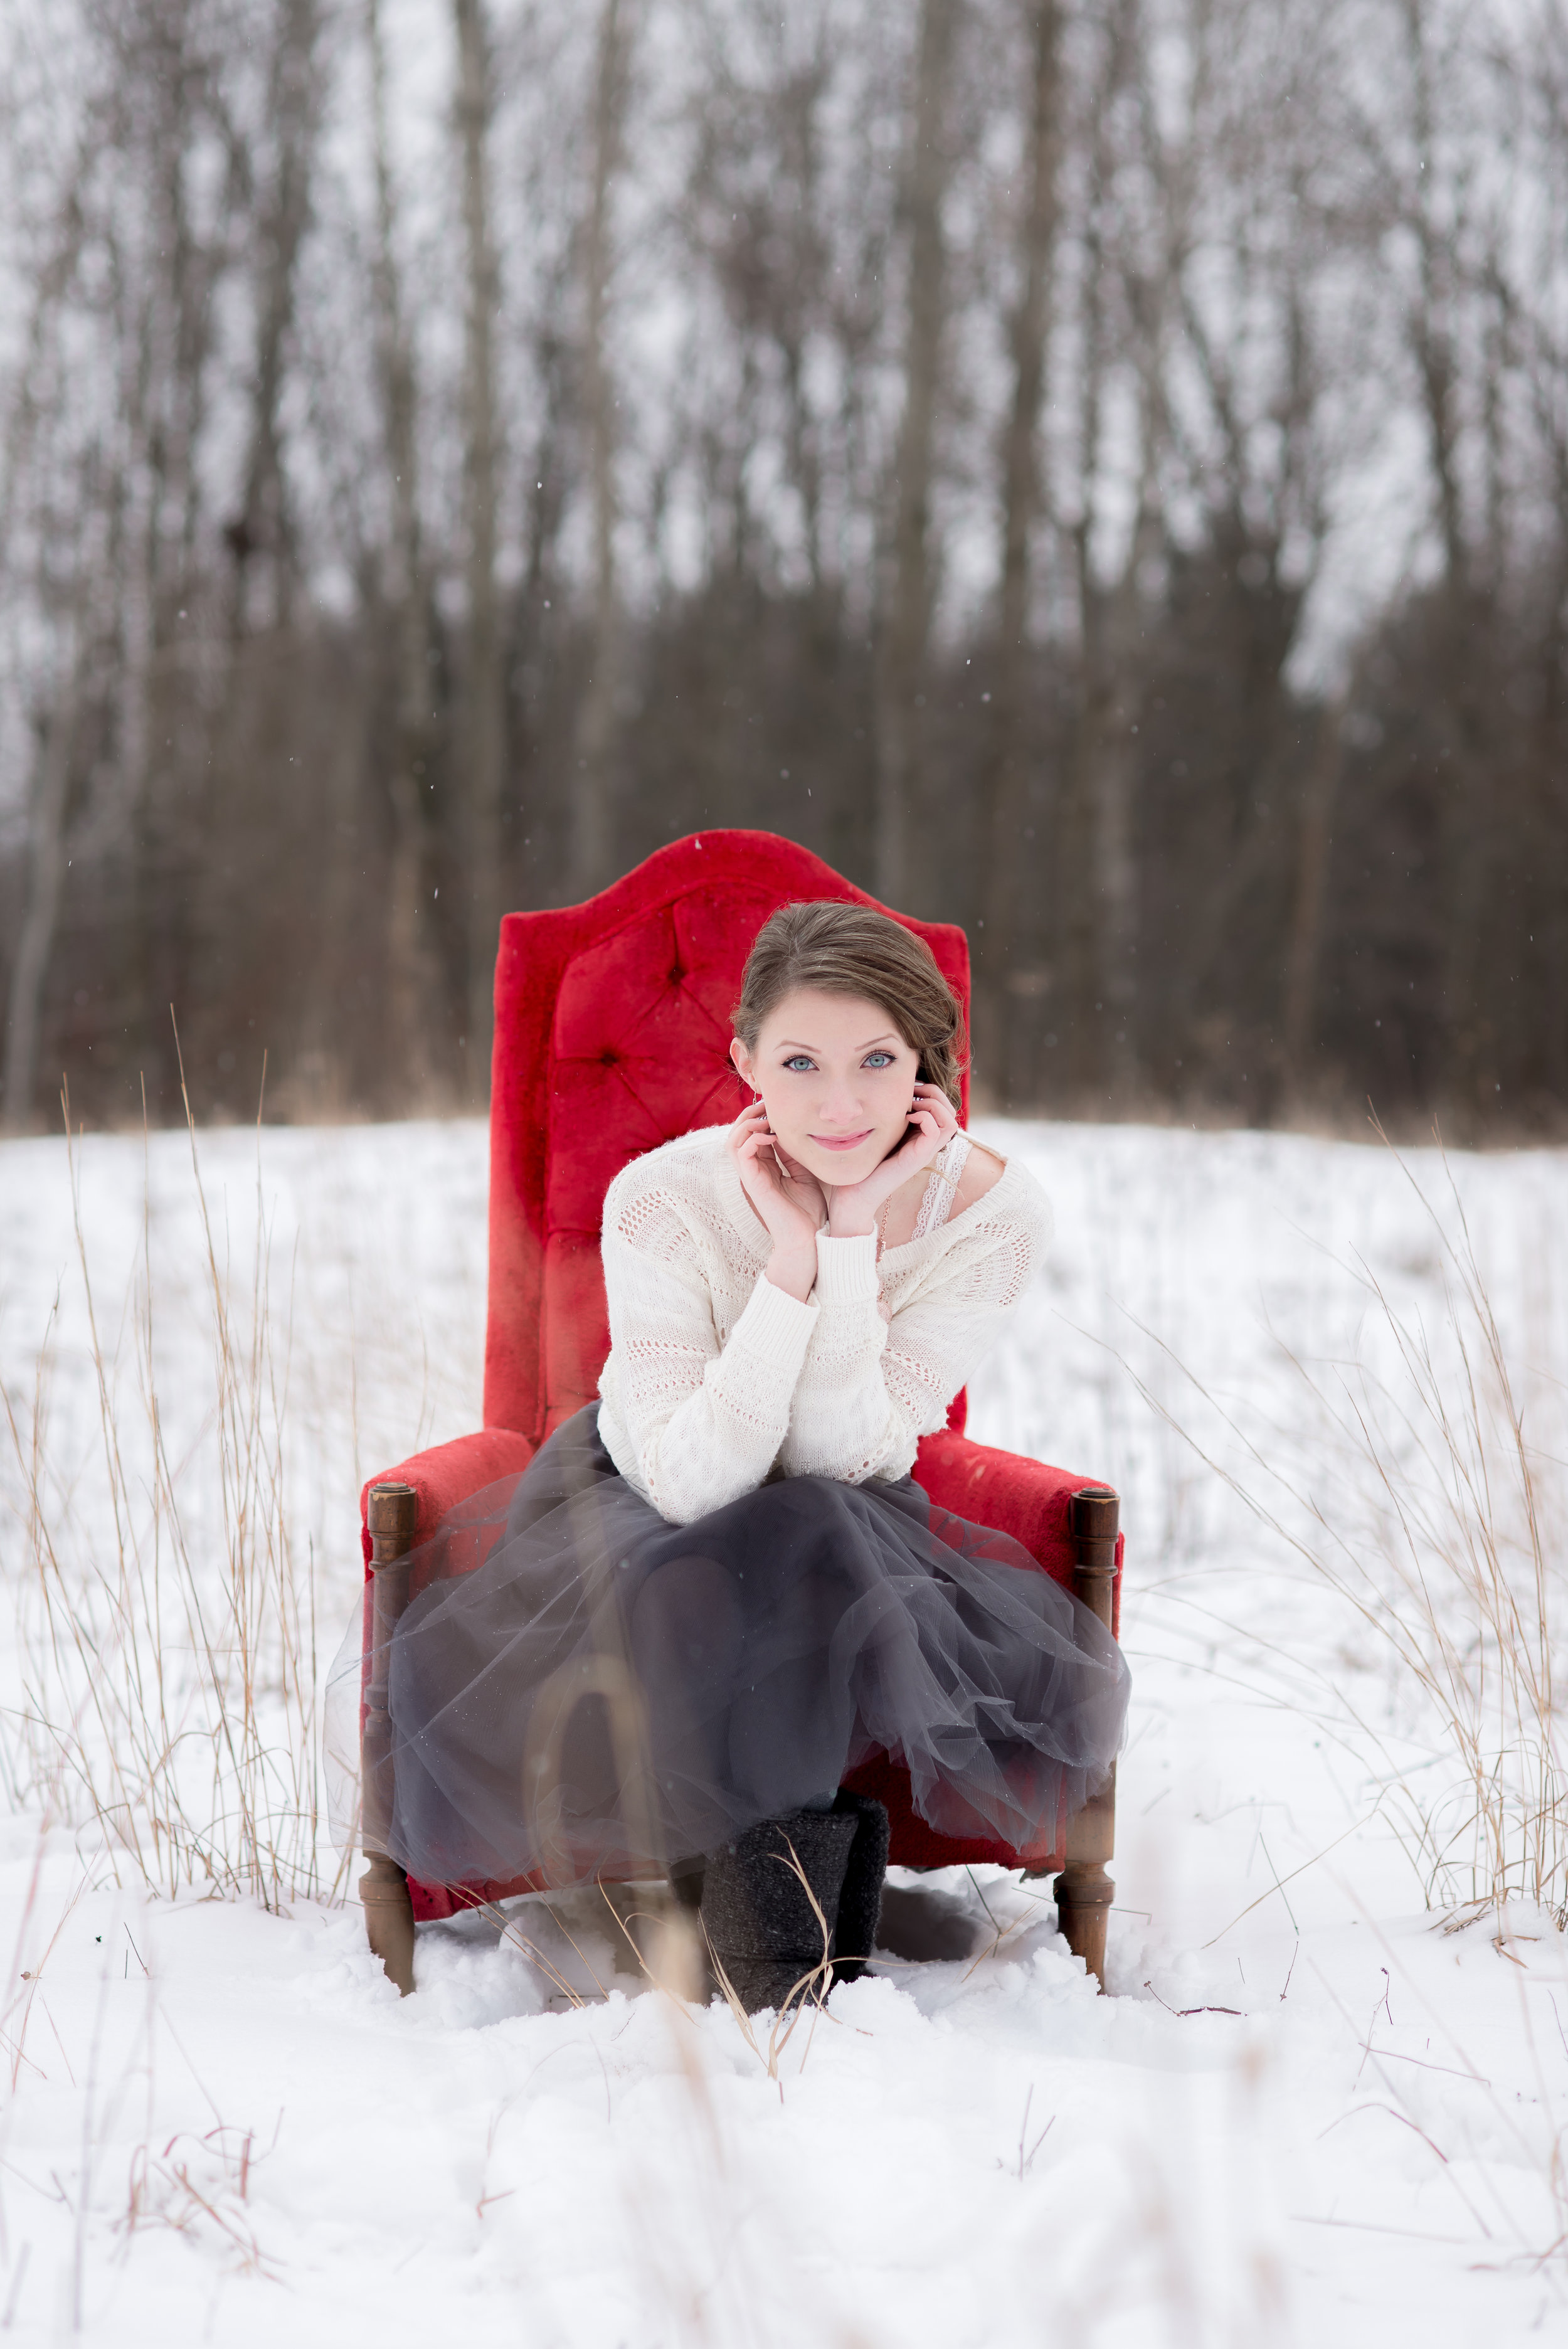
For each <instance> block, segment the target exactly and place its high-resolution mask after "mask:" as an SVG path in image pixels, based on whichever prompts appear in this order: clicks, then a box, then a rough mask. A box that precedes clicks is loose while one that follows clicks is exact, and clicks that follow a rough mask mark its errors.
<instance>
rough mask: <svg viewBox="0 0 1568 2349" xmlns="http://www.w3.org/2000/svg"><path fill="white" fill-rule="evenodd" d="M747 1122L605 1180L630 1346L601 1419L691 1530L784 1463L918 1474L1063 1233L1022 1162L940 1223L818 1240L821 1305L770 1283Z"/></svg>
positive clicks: (830, 1471) (607, 1222)
mask: <svg viewBox="0 0 1568 2349" xmlns="http://www.w3.org/2000/svg"><path fill="white" fill-rule="evenodd" d="M729 1131H730V1130H729V1128H728V1127H726V1126H708V1127H705V1128H703V1129H702V1130H701V1131H700V1132H698V1133H688V1134H685V1135H683V1136H682V1137H681V1139H680V1140H679V1141H678V1142H666V1143H665V1144H664V1145H663V1147H662V1148H661V1149H658V1150H651V1151H649V1152H648V1154H647V1155H646V1156H645V1157H643V1158H637V1159H634V1160H633V1162H632V1164H631V1165H630V1166H628V1167H626V1168H624V1170H623V1172H622V1173H621V1174H617V1175H616V1177H615V1179H614V1182H613V1183H612V1184H611V1185H610V1187H609V1190H608V1191H607V1192H606V1193H605V1195H604V1227H603V1243H602V1245H603V1262H604V1286H605V1289H606V1291H607V1294H608V1298H609V1305H610V1357H609V1360H608V1361H606V1363H605V1365H604V1369H603V1375H602V1376H601V1378H600V1381H599V1392H600V1395H601V1398H602V1401H601V1404H600V1411H599V1432H600V1434H601V1435H602V1436H603V1441H604V1445H605V1448H606V1450H607V1451H608V1452H609V1454H610V1457H611V1458H612V1460H614V1464H615V1465H616V1467H617V1468H618V1469H619V1470H620V1472H621V1474H622V1475H623V1476H624V1477H625V1479H626V1481H627V1483H628V1484H629V1485H634V1486H635V1488H636V1490H637V1491H638V1492H639V1493H641V1494H643V1495H645V1497H646V1498H647V1499H648V1500H649V1501H651V1502H652V1503H653V1506H655V1509H657V1510H658V1511H659V1513H660V1515H661V1516H664V1517H667V1518H668V1519H669V1520H670V1521H671V1523H672V1524H675V1525H689V1524H691V1523H692V1521H693V1520H694V1519H695V1518H697V1517H701V1516H707V1513H708V1511H709V1510H710V1509H717V1508H722V1507H723V1506H724V1505H725V1503H726V1502H727V1501H733V1500H736V1499H738V1497H739V1495H741V1494H742V1493H749V1492H754V1491H755V1490H756V1488H757V1486H758V1485H760V1484H762V1483H763V1482H764V1481H765V1480H766V1479H767V1477H768V1476H769V1473H770V1472H771V1471H772V1470H773V1468H774V1467H775V1465H776V1464H777V1466H778V1467H779V1469H780V1470H781V1471H782V1473H783V1474H784V1475H789V1476H833V1477H837V1478H838V1479H839V1480H840V1481H841V1482H842V1483H844V1484H850V1485H859V1484H862V1483H864V1482H865V1481H866V1480H867V1479H868V1478H871V1477H882V1478H886V1479H892V1478H896V1477H900V1476H904V1475H908V1473H909V1471H910V1469H911V1468H912V1467H913V1464H914V1452H915V1444H916V1442H917V1441H918V1439H919V1438H920V1437H921V1436H923V1435H929V1434H932V1433H934V1432H935V1431H936V1430H937V1429H939V1428H940V1427H942V1426H944V1424H945V1422H946V1417H947V1406H948V1404H949V1403H950V1402H952V1400H953V1398H954V1395H955V1394H956V1393H957V1392H958V1390H959V1388H960V1387H961V1386H962V1385H963V1384H964V1382H965V1379H967V1378H968V1376H969V1374H970V1372H971V1371H973V1370H974V1369H975V1364H976V1363H977V1362H978V1361H980V1359H981V1357H982V1356H983V1355H984V1354H985V1351H986V1350H987V1349H988V1348H989V1347H990V1346H991V1345H992V1344H993V1343H994V1341H995V1338H996V1335H997V1333H998V1331H999V1330H1001V1328H1002V1326H1003V1324H1004V1322H1005V1321H1006V1319H1007V1317H1008V1315H1009V1314H1010V1313H1011V1312H1012V1310H1013V1309H1014V1307H1015V1306H1016V1304H1017V1301H1018V1299H1019V1298H1020V1297H1021V1296H1022V1295H1023V1293H1024V1290H1025V1289H1026V1288H1027V1286H1028V1284H1029V1281H1030V1279H1031V1278H1032V1277H1033V1275H1034V1273H1035V1271H1036V1269H1037V1267H1038V1265H1039V1263H1040V1260H1041V1257H1042V1256H1043V1254H1044V1252H1045V1248H1046V1245H1047V1241H1048V1239H1049V1237H1050V1231H1051V1211H1050V1208H1049V1206H1047V1201H1046V1197H1045V1195H1044V1193H1043V1192H1042V1191H1041V1190H1040V1187H1039V1185H1037V1183H1036V1182H1035V1181H1034V1179H1033V1177H1032V1176H1031V1175H1029V1174H1026V1173H1025V1171H1024V1169H1023V1168H1022V1167H1021V1166H1019V1165H1018V1164H1016V1161H1013V1162H1009V1163H1008V1164H1007V1165H1006V1166H1005V1167H1004V1169H1003V1171H1002V1174H1000V1175H999V1176H998V1178H997V1180H996V1182H995V1184H994V1185H992V1187H991V1189H990V1190H989V1191H987V1192H986V1193H985V1195H984V1196H983V1197H981V1198H979V1199H976V1200H975V1203H974V1205H973V1206H969V1207H966V1208H965V1210H964V1212H963V1213H962V1214H961V1215H958V1216H954V1217H952V1218H951V1220H950V1221H948V1222H946V1223H944V1224H941V1225H939V1226H937V1228H936V1229H935V1230H934V1231H932V1232H929V1233H927V1234H926V1236H925V1237H923V1238H920V1239H912V1240H909V1241H906V1242H905V1243H904V1245H903V1247H892V1248H884V1249H883V1251H882V1257H881V1259H880V1261H879V1259H878V1257H877V1243H876V1239H875V1237H874V1236H872V1235H869V1234H868V1235H867V1237H864V1238H862V1239H841V1240H836V1239H830V1238H829V1237H827V1235H826V1233H825V1232H823V1233H820V1234H819V1235H818V1238H817V1282H816V1287H815V1288H814V1289H813V1290H812V1292H811V1297H810V1302H809V1303H807V1304H804V1305H802V1304H801V1303H799V1300H798V1299H795V1298H793V1297H789V1296H787V1295H786V1293H785V1292H784V1290H783V1289H781V1288H774V1287H773V1285H772V1283H771V1282H770V1281H769V1280H767V1279H765V1278H763V1268H764V1266H765V1265H766V1264H767V1262H768V1258H769V1256H770V1255H771V1254H772V1249H773V1243H772V1241H771V1239H770V1238H769V1236H768V1233H767V1232H766V1231H765V1230H764V1228H763V1226H762V1224H761V1222H760V1221H759V1219H758V1216H757V1215H756V1214H755V1213H754V1211H753V1209H752V1207H751V1204H750V1202H749V1201H748V1198H747V1196H746V1194H745V1192H744V1191H743V1190H742V1188H741V1186H740V1177H739V1174H738V1173H737V1171H736V1165H735V1161H734V1159H733V1158H732V1157H731V1155H730V1153H729V1148H728V1141H729Z"/></svg>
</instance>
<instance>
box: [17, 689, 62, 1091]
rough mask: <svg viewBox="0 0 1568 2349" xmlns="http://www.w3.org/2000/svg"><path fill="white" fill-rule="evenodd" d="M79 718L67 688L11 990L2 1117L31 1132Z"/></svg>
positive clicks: (37, 788) (43, 761)
mask: <svg viewBox="0 0 1568 2349" xmlns="http://www.w3.org/2000/svg"><path fill="white" fill-rule="evenodd" d="M74 718H75V696H74V693H73V692H72V691H71V690H70V689H68V688H67V690H66V691H63V692H62V693H61V694H60V695H59V697H58V698H57V700H56V702H55V705H54V708H53V709H52V710H51V712H50V715H49V719H48V724H47V727H46V730H45V732H44V735H43V739H42V740H41V742H40V744H39V750H38V763H37V768H36V776H35V781H34V788H33V794H32V801H31V804H30V806H29V807H28V810H27V887H26V898H25V900H24V903H23V912H22V926H21V929H20V931H19V932H18V934H17V938H16V951H15V957H14V959H13V961H12V965H11V984H10V988H9V989H8V991H7V999H6V1006H5V1081H4V1087H3V1094H0V1119H3V1123H4V1127H5V1131H6V1132H7V1133H26V1130H27V1126H28V1123H29V1122H30V1120H31V1117H32V1112H33V1093H34V1090H35V1088H36V1083H37V1077H38V1032H39V1029H40V1026H41V1023H42V1014H43V1003H44V982H45V980H46V978H47V976H48V969H49V957H50V953H51V950H52V949H53V947H54V943H55V926H56V924H57V921H58V919H59V911H60V893H61V889H62V887H63V885H64V883H65V877H66V812H67V792H68V790H69V785H70V769H71V744H72V738H73V734H74V731H75V727H74Z"/></svg>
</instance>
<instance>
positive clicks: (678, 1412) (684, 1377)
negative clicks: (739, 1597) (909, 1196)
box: [600, 1169, 817, 1525]
mask: <svg viewBox="0 0 1568 2349" xmlns="http://www.w3.org/2000/svg"><path fill="white" fill-rule="evenodd" d="M628 1174H635V1170H634V1169H629V1170H628ZM688 1207H689V1203H688V1202H686V1200H685V1199H684V1197H683V1195H682V1193H681V1191H680V1189H679V1188H678V1187H677V1185H676V1184H675V1183H674V1182H668V1183H655V1184H654V1185H648V1184H647V1183H646V1181H645V1180H644V1181H641V1182H639V1181H635V1180H633V1181H628V1179H627V1176H625V1175H622V1176H618V1177H617V1178H616V1180H615V1182H614V1183H613V1184H612V1185H611V1186H610V1189H609V1191H608V1192H607V1194H606V1195H605V1200H604V1224H603V1234H602V1237H601V1241H600V1247H601V1253H602V1257H603V1267H604V1288H605V1295H606V1299H607V1302H608V1305H609V1310H610V1345H611V1355H612V1360H613V1361H614V1364H615V1373H616V1375H615V1397H616V1403H617V1408H618V1411H619V1414H620V1417H621V1420H622V1422H623V1423H624V1429H625V1433H626V1435H627V1437H628V1438H629V1440H630V1443H631V1444H632V1447H633V1449H634V1453H635V1455H636V1463H637V1468H638V1472H639V1475H640V1477H641V1481H642V1484H643V1486H644V1489H645V1492H646V1494H647V1496H648V1498H649V1500H650V1501H651V1502H652V1503H653V1505H654V1506H655V1508H656V1509H657V1510H658V1512H659V1514H660V1516H664V1517H666V1518H668V1519H669V1520H670V1522H671V1523H672V1524H674V1525H690V1524H691V1523H692V1522H693V1521H694V1519H696V1518H697V1517H701V1516H706V1515H707V1512H708V1511H709V1510H710V1509H718V1508H722V1507H723V1506H725V1504H726V1503H727V1502H728V1501H733V1500H736V1499H738V1497H739V1495H741V1494H742V1493H748V1492H752V1491H754V1490H755V1489H756V1487H757V1486H758V1485H760V1484H761V1483H762V1481H763V1479H764V1478H765V1477H766V1476H767V1475H768V1472H769V1469H770V1468H771V1467H772V1465H773V1463H774V1461H775V1460H776V1459H777V1458H778V1456H779V1446H780V1444H782V1442H783V1439H784V1434H785V1431H786V1429H787V1428H788V1426H789V1412H790V1401H791V1397H792V1396H793V1394H794V1391H795V1385H796V1381H797V1380H798V1379H799V1375H800V1365H801V1363H802V1361H804V1359H805V1353H806V1347H807V1343H808V1341H809V1340H810V1335H811V1331H812V1329H813V1327H814V1326H815V1323H816V1319H817V1309H816V1307H815V1306H814V1305H802V1304H800V1303H799V1301H798V1299H795V1298H793V1297H790V1296H788V1295H787V1294H786V1293H785V1291H784V1290H783V1289H781V1288H774V1286H773V1285H772V1283H771V1282H770V1281H769V1278H768V1277H767V1274H766V1272H762V1273H758V1276H757V1280H756V1285H755V1287H754V1288H753V1289H752V1291H751V1295H750V1298H749V1299H748V1302H747V1305H746V1307H745V1309H744V1310H743V1311H742V1312H741V1314H740V1316H739V1319H738V1320H737V1321H736V1323H735V1325H734V1327H733V1328H732V1329H731V1330H730V1332H729V1336H728V1339H727V1341H726V1342H725V1343H724V1344H722V1345H721V1344H720V1341H719V1336H718V1330H717V1324H716V1321H715V1317H714V1309H713V1297H712V1293H711V1290H710V1288H709V1285H708V1282H707V1278H706V1276H705V1273H704V1270H703V1265H702V1257H701V1251H700V1249H699V1247H698V1246H697V1242H696V1235H695V1233H694V1231H693V1229H692V1226H691V1222H690V1220H689V1215H688V1212H686V1210H687V1209H688Z"/></svg>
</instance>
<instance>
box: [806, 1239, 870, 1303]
mask: <svg viewBox="0 0 1568 2349" xmlns="http://www.w3.org/2000/svg"><path fill="white" fill-rule="evenodd" d="M877 1291H878V1282H877V1236H876V1234H875V1232H862V1233H861V1234H860V1235H859V1237H856V1238H854V1239H852V1240H834V1239H830V1238H829V1237H828V1235H827V1233H826V1232H819V1233H818V1234H817V1292H816V1293H817V1297H818V1299H819V1301H820V1303H821V1304H823V1305H849V1304H860V1303H862V1302H864V1301H865V1300H866V1299H872V1298H874V1297H875V1296H876V1295H877Z"/></svg>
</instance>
